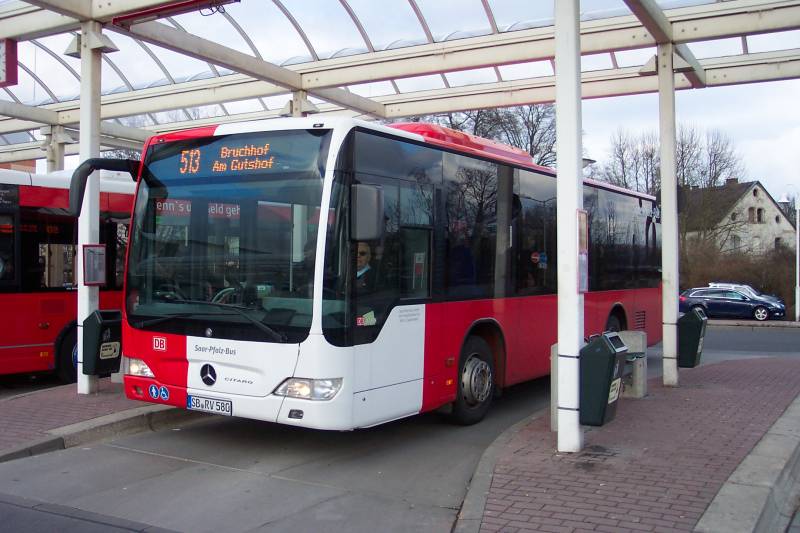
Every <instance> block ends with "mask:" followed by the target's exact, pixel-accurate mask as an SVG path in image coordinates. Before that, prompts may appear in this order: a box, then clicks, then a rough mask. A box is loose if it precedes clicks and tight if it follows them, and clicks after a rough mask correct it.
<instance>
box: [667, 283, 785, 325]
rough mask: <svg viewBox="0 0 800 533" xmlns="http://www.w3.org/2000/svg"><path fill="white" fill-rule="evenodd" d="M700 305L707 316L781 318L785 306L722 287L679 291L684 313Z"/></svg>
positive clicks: (681, 309) (759, 318) (757, 318)
mask: <svg viewBox="0 0 800 533" xmlns="http://www.w3.org/2000/svg"><path fill="white" fill-rule="evenodd" d="M693 307H701V308H702V309H703V311H705V312H706V315H708V317H709V318H755V319H756V320H768V319H770V318H783V317H784V315H785V314H786V307H784V306H783V304H780V303H778V302H776V301H774V300H769V299H766V298H761V297H757V296H752V295H746V294H744V293H743V292H740V291H737V290H734V289H726V288H722V287H697V288H694V289H687V290H685V291H683V292H682V293H681V296H680V304H679V309H680V311H681V312H682V313H686V312H687V311H689V310H690V309H692V308H693Z"/></svg>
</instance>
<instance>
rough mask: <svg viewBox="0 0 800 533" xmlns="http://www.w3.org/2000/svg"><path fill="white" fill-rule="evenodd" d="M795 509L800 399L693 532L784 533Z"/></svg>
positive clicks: (799, 487)
mask: <svg viewBox="0 0 800 533" xmlns="http://www.w3.org/2000/svg"><path fill="white" fill-rule="evenodd" d="M798 503H800V396H799V397H797V398H795V400H794V401H793V402H792V403H791V404H790V405H789V407H788V408H787V409H786V411H784V413H783V414H782V415H781V417H780V418H779V419H778V420H777V421H776V422H775V423H774V424H773V425H772V427H771V428H770V429H769V431H767V433H766V434H765V435H764V437H762V439H761V440H760V441H759V442H758V444H757V445H756V446H755V448H753V450H752V451H751V452H750V453H749V454H748V456H747V457H745V459H744V461H742V463H741V464H740V465H739V467H738V468H737V469H736V470H735V471H734V472H733V474H731V476H730V477H729V478H728V480H727V481H726V482H725V484H724V485H723V486H722V488H721V489H720V491H719V492H718V493H717V495H716V496H715V497H714V499H713V500H712V501H711V504H710V505H709V506H708V508H707V509H706V512H705V513H703V516H702V517H701V518H700V520H699V521H698V523H697V525H696V526H695V529H694V531H698V532H713V531H726V532H730V533H738V532H742V533H744V532H748V533H749V532H764V533H767V532H773V531H785V530H786V528H787V527H788V526H789V523H790V522H791V521H792V516H793V515H794V512H795V510H796V509H797V505H798Z"/></svg>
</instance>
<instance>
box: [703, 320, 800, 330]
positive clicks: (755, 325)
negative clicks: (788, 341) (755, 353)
mask: <svg viewBox="0 0 800 533" xmlns="http://www.w3.org/2000/svg"><path fill="white" fill-rule="evenodd" d="M708 325H709V326H715V327H721V328H732V327H737V328H742V327H744V328H750V329H752V330H756V329H761V328H780V329H800V322H795V321H793V320H766V321H764V322H758V321H756V320H720V319H709V320H708Z"/></svg>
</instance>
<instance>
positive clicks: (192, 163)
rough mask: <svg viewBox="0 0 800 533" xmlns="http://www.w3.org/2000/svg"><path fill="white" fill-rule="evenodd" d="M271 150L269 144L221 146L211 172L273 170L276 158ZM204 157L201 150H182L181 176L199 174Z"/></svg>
mask: <svg viewBox="0 0 800 533" xmlns="http://www.w3.org/2000/svg"><path fill="white" fill-rule="evenodd" d="M269 148H270V147H269V143H264V144H263V145H254V144H249V145H246V146H237V147H230V146H220V147H219V154H218V155H217V158H216V159H214V161H213V163H212V164H211V172H213V173H221V172H229V171H241V170H268V169H271V168H272V166H273V165H274V164H275V156H273V155H270V153H269ZM204 155H205V153H204V151H202V150H201V149H199V148H192V149H190V150H182V151H181V157H180V168H179V169H178V171H179V172H180V173H181V174H190V175H191V174H197V173H198V172H199V171H200V162H201V158H203V157H204Z"/></svg>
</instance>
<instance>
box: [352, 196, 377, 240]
mask: <svg viewBox="0 0 800 533" xmlns="http://www.w3.org/2000/svg"><path fill="white" fill-rule="evenodd" d="M383 226H384V222H383V189H382V188H380V187H377V186H375V185H364V184H355V185H353V187H352V189H351V193H350V227H351V232H350V233H351V238H352V239H353V240H354V241H372V240H377V239H380V238H381V237H382V236H383Z"/></svg>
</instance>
